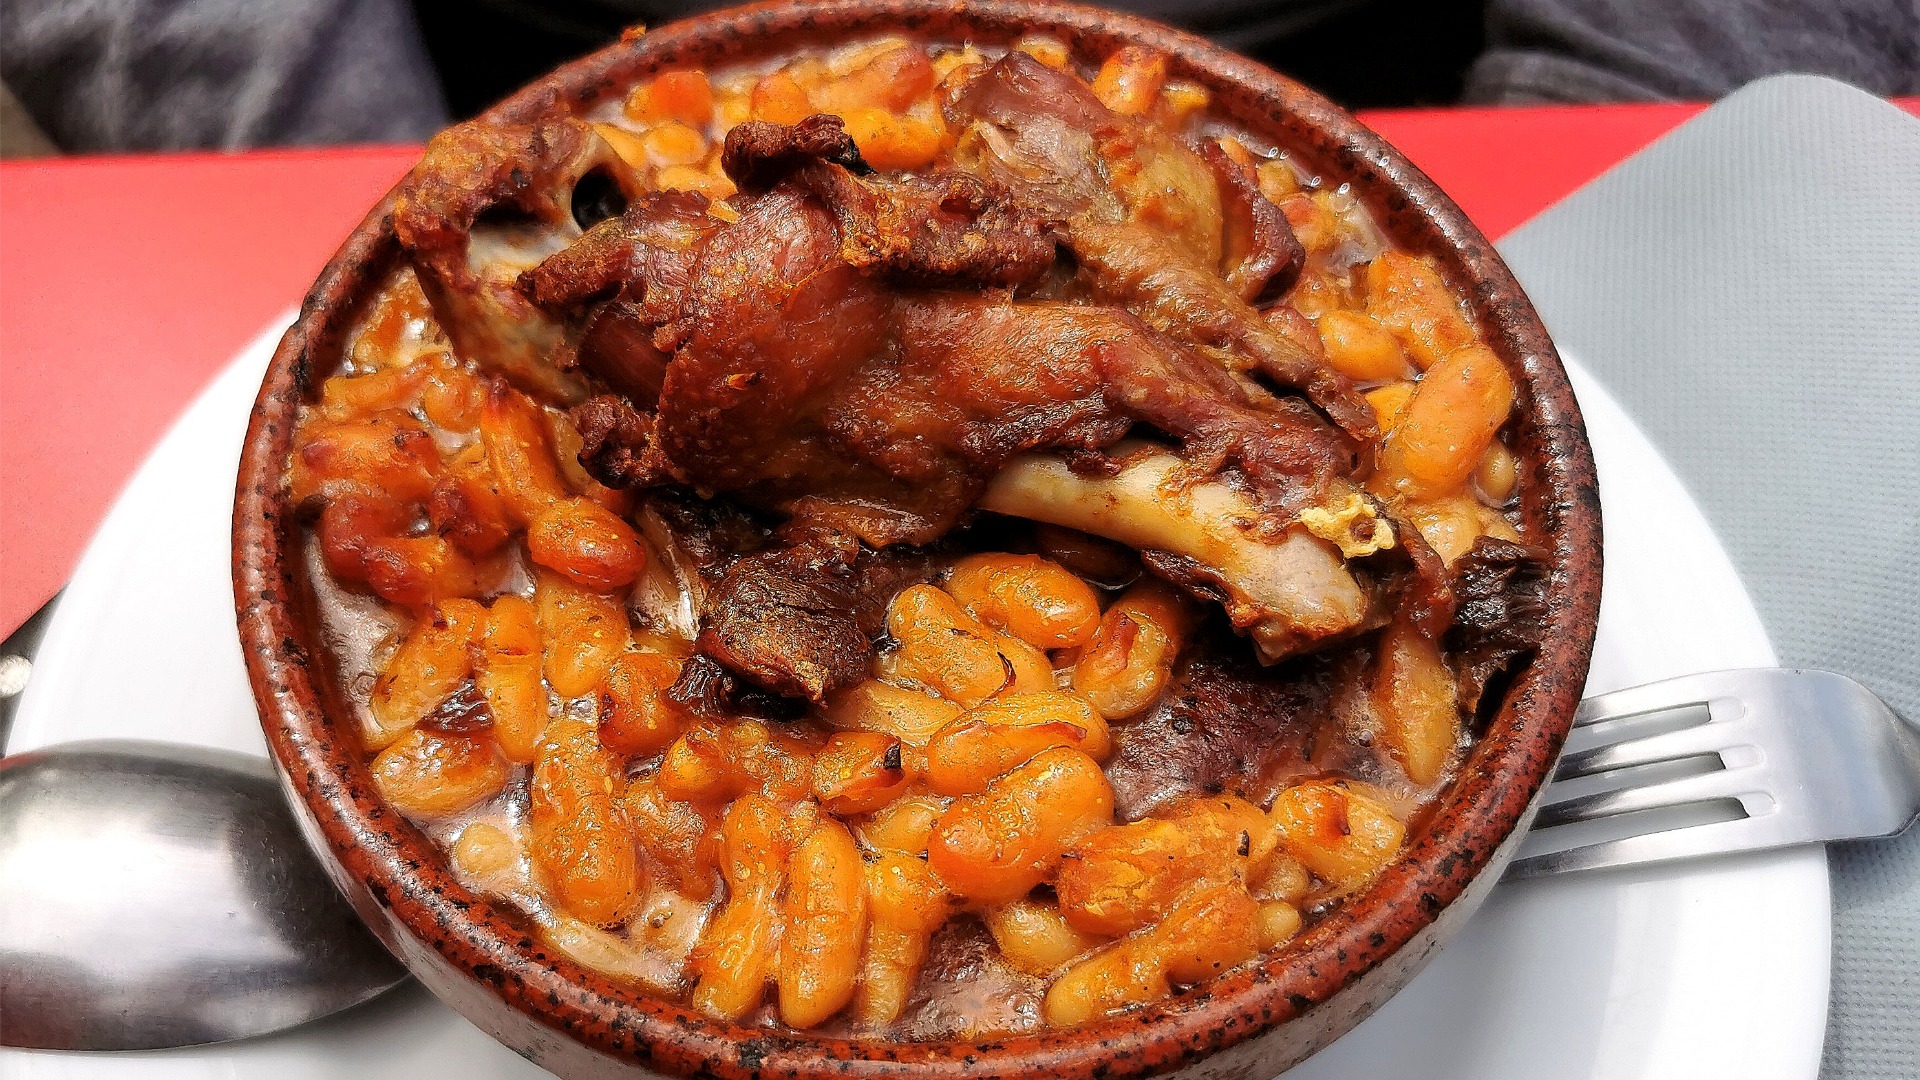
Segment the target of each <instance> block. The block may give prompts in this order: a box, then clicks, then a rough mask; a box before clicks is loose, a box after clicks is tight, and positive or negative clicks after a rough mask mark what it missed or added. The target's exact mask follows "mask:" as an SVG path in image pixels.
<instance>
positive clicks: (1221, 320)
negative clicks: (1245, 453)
mask: <svg viewBox="0 0 1920 1080" xmlns="http://www.w3.org/2000/svg"><path fill="white" fill-rule="evenodd" d="M947 112H948V120H949V122H950V123H952V124H954V125H955V126H957V127H959V128H961V130H962V134H961V136H960V140H959V144H958V146H957V148H956V150H955V156H956V159H957V160H958V161H959V162H960V163H961V164H962V165H964V166H966V167H967V168H970V169H972V170H973V171H976V172H978V173H980V174H981V175H983V176H987V177H990V178H992V179H994V180H997V181H999V182H1001V183H1003V184H1005V185H1007V186H1008V187H1009V188H1010V189H1012V190H1013V191H1015V192H1018V193H1019V194H1021V195H1022V196H1024V197H1027V198H1030V199H1032V200H1034V201H1035V202H1036V203H1038V204H1039V205H1042V206H1045V207H1047V208H1048V209H1049V210H1050V211H1052V212H1054V213H1057V214H1059V215H1060V216H1062V217H1063V218H1065V219H1066V226H1065V232H1064V239H1065V242H1066V244H1067V246H1068V247H1069V249H1070V250H1071V251H1072V253H1073V255H1074V258H1075V259H1076V260H1077V261H1078V263H1079V265H1080V268H1081V278H1082V280H1083V281H1084V283H1085V284H1086V285H1087V287H1088V288H1089V289H1090V290H1091V291H1092V293H1093V294H1094V295H1095V296H1096V297H1098V298H1100V299H1102V300H1105V301H1108V302H1112V303H1117V304H1121V305H1124V306H1126V307H1127V308H1128V309H1129V310H1131V311H1133V312H1134V313H1135V314H1137V315H1139V316H1140V317H1141V318H1142V319H1144V320H1145V321H1146V322H1147V323H1148V324H1149V325H1151V326H1153V327H1154V328H1155V329H1157V330H1160V331H1163V332H1165V333H1168V334H1171V335H1173V336H1175V337H1178V338H1181V339H1182V340H1185V341H1188V342H1191V343H1193V344H1194V345H1196V346H1199V347H1200V348H1202V349H1205V350H1207V351H1208V352H1209V353H1210V354H1211V355H1213V356H1214V357H1215V358H1216V359H1217V361H1218V362H1219V363H1221V364H1222V365H1223V366H1225V367H1226V368H1227V370H1229V371H1231V372H1232V373H1234V374H1235V375H1237V376H1242V377H1249V378H1250V377H1251V376H1252V375H1256V374H1257V375H1259V376H1263V377H1265V378H1266V379H1268V380H1271V381H1272V382H1274V383H1276V384H1278V385H1279V386H1281V387H1289V388H1298V389H1300V390H1303V391H1305V392H1306V394H1307V395H1308V396H1309V397H1310V398H1312V399H1313V402H1314V403H1315V404H1316V405H1318V406H1320V408H1322V409H1324V410H1325V411H1326V413H1327V415H1328V416H1330V417H1332V418H1333V420H1334V422H1335V423H1336V424H1338V425H1340V427H1341V428H1342V429H1344V430H1346V431H1347V432H1349V433H1351V434H1353V435H1354V436H1356V437H1364V438H1371V437H1373V436H1374V435H1375V434H1376V433H1377V431H1376V428H1375V424H1374V418H1373V412H1372V410H1370V409H1369V408H1368V407H1367V405H1366V403H1365V402H1364V401H1362V400H1361V399H1360V397H1359V395H1358V394H1357V393H1355V391H1354V388H1353V384H1352V383H1351V382H1350V381H1348V380H1347V378H1346V377H1345V376H1343V375H1341V374H1340V373H1339V372H1336V371H1334V370H1333V369H1332V368H1330V367H1328V366H1327V365H1326V364H1325V363H1324V362H1323V361H1322V360H1321V358H1320V357H1319V356H1318V355H1317V354H1316V352H1315V351H1314V350H1313V349H1312V348H1311V347H1308V346H1306V345H1304V344H1303V343H1301V342H1300V341H1298V340H1296V339H1293V338H1289V337H1287V336H1286V335H1283V334H1279V333H1276V332H1275V331H1274V330H1273V328H1272V326H1271V325H1270V324H1269V323H1268V321H1267V320H1265V319H1263V318H1262V317H1261V313H1260V312H1258V311H1256V310H1254V308H1253V307H1252V306H1251V305H1250V304H1249V303H1248V302H1247V301H1248V300H1249V299H1255V298H1258V297H1260V296H1262V295H1263V294H1268V293H1270V292H1271V291H1274V290H1275V289H1277V288H1284V287H1285V286H1286V285H1287V284H1290V279H1291V277H1292V276H1294V275H1297V274H1298V272H1299V268H1300V264H1301V261H1302V259H1303V255H1302V254H1301V253H1300V248H1299V242H1298V240H1297V239H1295V238H1293V236H1292V233H1291V230H1289V229H1288V228H1287V225H1286V222H1285V220H1284V218H1283V217H1281V216H1279V215H1278V214H1277V212H1276V211H1277V208H1275V207H1272V206H1271V205H1270V204H1268V205H1267V208H1266V210H1265V211H1259V212H1256V211H1255V209H1254V207H1255V206H1257V205H1258V204H1259V203H1261V202H1264V200H1261V199H1259V198H1258V197H1257V195H1253V194H1252V193H1249V192H1248V191H1247V190H1246V187H1245V186H1244V185H1245V178H1244V177H1235V176H1234V174H1233V170H1232V168H1231V163H1230V162H1227V163H1221V164H1215V165H1210V164H1209V162H1208V160H1207V158H1205V157H1203V156H1202V155H1201V154H1199V153H1196V152H1195V151H1194V150H1192V149H1190V148H1188V147H1186V146H1184V145H1182V144H1181V143H1179V142H1178V141H1176V140H1174V139H1173V138H1171V137H1169V136H1168V135H1166V134H1165V133H1164V132H1162V131H1161V130H1160V129H1159V128H1158V127H1156V126H1154V125H1151V124H1147V123H1144V122H1142V121H1139V120H1136V119H1134V118H1131V117H1124V116H1119V115H1117V114H1115V113H1112V112H1109V111H1108V110H1107V109H1106V108H1105V107H1103V106H1102V105H1101V104H1100V102H1099V101H1098V99H1096V98H1095V97H1094V96H1093V94H1092V92H1091V91H1090V90H1088V89H1087V87H1086V85H1085V84H1084V83H1081V82H1080V81H1079V80H1077V79H1074V78H1072V77H1071V76H1069V75H1067V74H1066V73H1064V72H1060V71H1056V70H1054V69H1052V68H1049V67H1047V66H1046V65H1044V64H1042V63H1040V62H1039V61H1037V60H1035V59H1033V58H1032V57H1030V56H1027V55H1026V54H1024V53H1021V52H1010V53H1008V54H1007V55H1006V56H1005V57H1003V58H1001V59H1000V60H999V61H998V62H996V63H994V64H993V65H992V66H990V67H988V68H986V69H985V70H984V71H983V72H981V73H980V74H979V75H977V76H976V77H975V78H974V79H973V81H972V82H971V83H969V84H968V85H967V86H966V87H965V89H964V90H963V91H962V92H961V93H959V94H958V95H957V96H956V97H955V99H954V100H953V101H952V102H951V103H950V104H949V106H948V110H947ZM1218 152H1219V150H1218V148H1217V147H1215V148H1214V153H1218ZM1222 174H1224V177H1225V182H1224V183H1223V182H1222ZM1229 208H1231V209H1232V210H1233V211H1234V213H1233V214H1231V215H1229V214H1228V213H1227V210H1228V209H1229ZM1229 222H1231V227H1230V225H1229Z"/></svg>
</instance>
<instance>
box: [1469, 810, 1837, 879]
mask: <svg viewBox="0 0 1920 1080" xmlns="http://www.w3.org/2000/svg"><path fill="white" fill-rule="evenodd" d="M1759 820H1761V819H1757V818H1740V819H1738V820H1734V821H1716V822H1711V823H1709V824H1705V825H1690V826H1687V827H1686V828H1681V829H1669V830H1666V831H1664V832H1652V833H1644V834H1642V835H1640V836H1629V837H1626V838H1624V839H1620V840H1607V841H1603V842H1601V843H1597V844H1585V845H1582V846H1579V847H1571V848H1566V849H1564V850H1561V851H1549V852H1545V853H1543V854H1540V855H1531V856H1528V857H1527V858H1524V859H1516V860H1514V861H1513V863H1512V864H1510V865H1509V866H1508V867H1507V872H1506V874H1504V875H1503V876H1502V877H1501V880H1502V881H1522V880H1525V879H1526V878H1533V877H1543V876H1545V875H1547V874H1558V873H1566V872H1568V871H1573V870H1606V869H1611V868H1613V867H1616V866H1639V865H1645V864H1648V863H1665V862H1678V861H1680V860H1682V859H1693V858H1699V857H1701V856H1705V855H1732V854H1737V853H1740V852H1747V851H1766V850H1768V849H1771V848H1780V847H1790V846H1792V845H1794V844H1796V843H1804V842H1806V839H1807V838H1805V837H1800V838H1792V837H1786V836H1783V835H1782V834H1780V833H1778V832H1774V831H1769V830H1765V829H1761V828H1757V827H1756V824H1755V823H1756V822H1757V821H1759Z"/></svg>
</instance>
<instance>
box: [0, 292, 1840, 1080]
mask: <svg viewBox="0 0 1920 1080" xmlns="http://www.w3.org/2000/svg"><path fill="white" fill-rule="evenodd" d="M279 336H280V332H279V330H277V329H276V330H273V331H272V332H270V333H267V334H265V335H263V336H262V337H261V338H260V339H259V340H257V341H255V342H254V343H253V344H252V345H251V346H249V347H248V348H247V350H246V351H245V352H244V353H243V354H242V355H241V356H240V357H239V358H238V359H236V360H235V362H234V363H233V365H232V366H231V367H230V368H229V369H228V370H227V371H226V373H225V374H223V375H222V376H221V377H220V378H219V380H218V381H217V382H215V383H214V384H213V386H212V387H210V388H209V389H208V390H207V391H206V392H205V393H203V394H202V395H201V397H200V399H199V400H198V401H196V402H195V403H194V405H193V407H192V408H191V409H190V410H189V411H188V412H187V414H186V416H185V417H183V418H182V419H181V420H180V422H179V423H177V424H176V425H175V426H174V428H173V430H172V431H171V432H169V433H168V435H167V437H166V439H165V440H164V441H163V442H162V443H161V444H160V446H159V447H158V448H157V449H156V450H155V451H154V453H153V456H152V457H151V458H150V459H149V460H148V461H147V462H146V464H145V465H144V466H142V467H141V469H140V471H139V473H138V474H137V475H136V476H135V478H134V480H133V483H132V485H131V486H130V487H129V488H128V489H127V491H126V492H125V493H124V494H123V495H121V497H120V500H119V502H118V503H117V504H116V505H115V506H114V508H113V511H112V513H110V514H109V515H108V517H107V520H106V523H105V524H104V525H103V526H102V527H101V529H100V534H99V535H98V536H97V537H96V538H95V539H94V541H93V543H92V545H91V546H90V547H89V548H88V549H87V553H86V556H85V557H84V559H82V561H81V563H80V569H79V572H78V573H76V574H75V576H74V579H73V583H72V584H71V585H70V586H69V587H68V589H67V595H66V598H65V599H64V600H63V601H62V602H61V604H60V608H59V610H58V612H57V613H56V614H55V616H54V619H53V625H52V627H51V628H50V629H49V631H48V633H47V637H46V642H45V645H44V646H43V648H42V650H41V654H40V659H39V662H38V663H37V664H36V665H35V671H34V677H33V682H32V685H31V687H30V688H29V690H28V692H27V695H26V699H25V700H24V701H23V702H22V704H21V709H20V713H19V716H18V719H17V724H16V727H15V730H14V733H13V736H12V742H11V745H10V746H9V747H8V749H9V751H19V750H24V749H28V748H31V747H36V746H43V745H46V744H48V743H54V742H59V741H62V740H65V739H83V738H103V737H111V736H132V737H145V738H155V739H173V740H178V741H181V742H190V743H199V744H205V745H210V746H224V747H230V748H233V749H236V750H246V751H251V752H254V753H262V754H263V753H265V745H264V742H263V741H262V738H261V735H260V730H259V726H258V722H257V720H256V719H255V715H254V710H253V702H252V699H251V697H250V696H249V694H248V691H247V682H246V678H245V675H244V673H243V670H242V667H241V659H240V649H239V646H238V644H237V638H236V636H235V631H234V624H233V608H232V605H231V603H230V598H231V591H230V585H229V578H228V567H227V557H228V547H229V545H228V538H227V537H228V532H227V528H228V519H229V515H230V513H231V507H232V498H233V492H232V488H233V477H234V475H235V472H236V467H237V463H238V461H239V448H240V443H241V439H242V435H243V433H244V430H245V427H246V418H247V412H248V409H249V408H250V407H251V404H252V400H253V396H254V392H255V390H256V388H257V387H258V386H259V384H260V378H261V375H262V373H263V372H264V371H265V369H266V364H267V359H268V357H269V356H270V355H271V354H272V351H273V347H274V344H275V342H276V341H277V340H278V339H279ZM1574 382H1575V385H1576V387H1577V388H1578V391H1579V396H1580V401H1581V405H1582V407H1583V408H1584V410H1585V412H1586V417H1587V425H1588V430H1589V431H1590V433H1591V435H1592V438H1593V445H1594V451H1595V454H1596V455H1597V456H1598V458H1599V464H1600V478H1601V491H1602V492H1603V493H1604V496H1603V498H1604V502H1605V513H1606V526H1607V542H1606V558H1607V571H1606V590H1605V594H1604V598H1603V600H1602V602H1601V609H1600V638H1599V642H1598V644H1597V646H1596V648H1595V650H1594V661H1593V671H1592V674H1591V675H1590V677H1589V680H1588V688H1589V689H1590V690H1591V691H1593V692H1596V693H1597V692H1602V691H1606V690H1612V689H1616V688H1619V687H1623V686H1630V685H1634V684H1637V683H1642V682H1648V681H1651V680H1654V679H1660V678H1666V677H1668V676H1672V675H1681V674H1686V673H1688V672H1692V671H1700V670H1707V669H1712V668H1727V667H1746V666H1761V665H1770V664H1772V663H1774V656H1773V649H1772V647H1771V646H1770V645H1769V644H1768V642H1767V638H1766V634H1765V632H1764V631H1763V630H1762V629H1761V626H1760V620H1759V617H1758V616H1757V615H1756V614H1755V613H1754V609H1753V606H1752V604H1751V603H1750V602H1749V601H1748V600H1747V597H1746V593H1745V592H1744V591H1743V590H1742V589H1741V587H1740V583H1739V580H1738V579H1737V578H1736V577H1735V575H1734V572H1733V568H1732V566H1731V564H1730V563H1729V562H1728V561H1727V558H1726V555H1725V554H1724V553H1723V552H1722V551H1721V549H1720V545H1719V543H1718V541H1716V540H1715V539H1714V536H1713V533H1712V530H1711V529H1709V528H1708V526H1707V524H1706V521H1705V520H1704V519H1703V518H1702V517H1701V516H1700V513H1699V511H1698V510H1697V509H1696V508H1695V507H1694V505H1693V503H1692V501H1691V500H1690V499H1689V498H1688V497H1687V494H1686V492H1685V490H1683V489H1682V487H1681V486H1680V483H1679V482H1678V480H1676V479H1675V477H1674V476H1673V474H1672V473H1671V472H1670V471H1669V470H1668V469H1667V467H1666V465H1665V463H1664V462H1662V461H1661V459H1660V457H1659V455H1658V453H1657V452H1656V451H1655V450H1654V449H1653V447H1652V446H1651V445H1650V444H1648V442H1647V441H1646V439H1645V437H1644V436H1642V435H1641V434H1640V433H1639V431H1638V430H1637V429H1635V428H1634V426H1633V424H1632V422H1631V421H1629V420H1628V419H1627V418H1626V417H1625V415H1623V414H1622V413H1621V411H1620V409H1619V407H1618V406H1617V405H1615V404H1614V402H1613V401H1612V399H1611V398H1609V397H1607V395H1606V394H1605V393H1604V392H1603V391H1601V390H1600V389H1599V388H1598V387H1597V386H1595V384H1594V383H1593V382H1592V381H1591V380H1590V379H1588V378H1586V377H1585V375H1584V374H1583V373H1582V372H1580V371H1579V370H1578V369H1575V370H1574ZM1828 921H1829V906H1828V896H1827V868H1826V857H1825V853H1824V852H1823V851H1822V850H1821V849H1819V848H1808V849H1803V850H1798V851H1790V852H1783V853H1775V854H1769V855H1763V856H1750V857H1745V858H1739V859H1727V860H1721V861H1718V862H1713V863H1703V864H1696V865H1692V866H1687V867H1684V868H1679V869H1671V868H1670V869H1664V870H1658V871H1638V872H1625V873H1614V874H1607V875H1592V876H1586V877H1577V878H1568V879H1562V880H1551V879H1549V880H1543V881H1534V882H1528V883H1525V884H1521V885H1514V886H1506V887H1502V888H1501V889H1499V890H1498V891H1496V892H1495V894H1494V896H1493V898H1492V900H1491V901H1489V902H1488V904H1487V905H1486V907H1485V909H1483V911H1482V912H1481V913H1480V914H1479V915H1478V916H1477V917H1476V918H1475V919H1474V921H1473V922H1472V923H1471V924H1470V925H1469V926H1468V928H1467V929H1466V931H1465V932H1464V933H1463V934H1462V935H1461V936H1460V938H1459V939H1458V940H1456V941H1455V942H1454V943H1453V944H1452V945H1451V946H1449V947H1448V948H1447V949H1446V951H1445V952H1443V953H1442V954H1441V955H1440V956H1439V957H1438V958H1437V959H1436V960H1435V961H1434V962H1433V964H1432V966H1431V967H1429V968H1428V969H1427V970H1426V971H1425V972H1424V973H1423V974H1421V975H1420V977H1419V978H1418V979H1416V980H1415V981H1414V983H1413V984H1412V985H1411V986H1409V987H1408V988H1407V989H1406V990H1405V991H1403V992H1402V993H1401V994H1399V995H1398V996H1397V997H1395V998H1394V999H1393V1000H1392V1001H1391V1002H1390V1003H1389V1004H1388V1005H1387V1006H1386V1007H1385V1008H1384V1009H1382V1010H1381V1011H1380V1012H1379V1013H1378V1014H1377V1015H1376V1016H1374V1017H1373V1018H1372V1019H1370V1020H1368V1021H1367V1022H1366V1023H1364V1024H1362V1025H1361V1026H1360V1027H1358V1028H1356V1029H1355V1030H1354V1031H1353V1032H1351V1033H1350V1034H1348V1035H1347V1036H1346V1037H1345V1038H1343V1039H1341V1040H1340V1041H1339V1042H1338V1043H1336V1044H1334V1045H1333V1046H1332V1047H1329V1048H1328V1049H1327V1050H1326V1051H1324V1052H1322V1053H1321V1054H1320V1055H1318V1056H1317V1057H1315V1058H1313V1059H1312V1060H1310V1061H1308V1062H1307V1063H1305V1064H1304V1065H1302V1066H1300V1067H1299V1068H1298V1069H1297V1070H1295V1071H1294V1072H1293V1073H1291V1074H1289V1076H1288V1077H1287V1080H1334V1078H1340V1080H1355V1078H1367V1080H1398V1078H1406V1080H1415V1078H1417V1080H1449V1078H1458V1080H1495V1078H1515V1080H1536V1078H1553V1080H1572V1078H1577V1077H1593V1078H1606V1080H1656V1078H1666V1077H1673V1078H1676V1080H1718V1078H1727V1080H1812V1078H1813V1077H1814V1076H1815V1073H1816V1071H1817V1069H1818V1064H1819V1058H1820V1044H1821V1037H1822V1034H1823V1032H1824V1030H1825V1026H1826V1007H1827V984H1828V972H1827V964H1828V944H1829V942H1828ZM0 1075H4V1076H5V1077H8V1078H19V1080H27V1078H35V1080H42V1078H56V1077H58V1078H68V1080H128V1078H139V1080H156V1078H168V1080H172V1078H180V1080H186V1078H194V1080H198V1078H203V1077H205V1078H213V1077H220V1078H227V1077H256V1076H262V1077H272V1078H273V1080H304V1078H308V1077H367V1078H381V1077H392V1078H394V1080H431V1078H435V1077H450V1078H458V1080H470V1078H473V1077H522V1076H544V1075H546V1074H545V1073H543V1072H541V1070H539V1069H536V1068H535V1067H534V1066H532V1065H530V1064H528V1063H527V1062H525V1061H524V1060H522V1059H521V1058H519V1057H518V1056H516V1055H515V1054H513V1053H512V1052H511V1051H508V1050H506V1049H505V1048H503V1047H501V1046H500V1045H499V1044H497V1043H495V1042H493V1041H492V1040H490V1039H489V1038H487V1036H485V1035H484V1034H482V1033H481V1032H480V1031H479V1029H477V1028H475V1027H473V1026H472V1025H471V1024H469V1023H467V1022H466V1021H465V1020H463V1019H461V1018H460V1017H459V1016H457V1015H456V1014H454V1013H453V1012H452V1011H451V1010H449V1009H447V1008H446V1007H444V1006H442V1005H440V1004H439V1003H438V1002H436V1001H434V1000H433V999H432V998H430V997H429V996H427V994H426V993H425V992H424V991H421V990H419V989H418V988H417V987H409V988H407V989H404V990H401V991H398V992H396V993H394V994H392V995H390V996H388V997H386V998H383V999H381V1000H378V1001H375V1002H372V1003H370V1004H369V1005H366V1006H363V1007H361V1008H360V1009H358V1010H356V1011H354V1012H352V1013H349V1014H346V1015H343V1016H339V1017H335V1018H332V1019H330V1020H325V1021H321V1022H320V1023H318V1024H314V1025H311V1026H309V1027H306V1028H303V1029H300V1030H297V1031H293V1032H288V1033H285V1034H282V1035H278V1036H273V1037H269V1038H264V1039H256V1040H252V1041H249V1042H244V1043H236V1044H231V1045H227V1046H219V1047H209V1048H203V1049H195V1050H178V1051H156V1052H146V1053H134V1054H116V1055H111V1056H104V1055H80V1054H59V1053H50V1052H26V1051H0Z"/></svg>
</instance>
